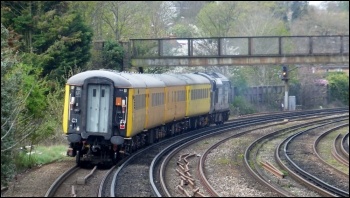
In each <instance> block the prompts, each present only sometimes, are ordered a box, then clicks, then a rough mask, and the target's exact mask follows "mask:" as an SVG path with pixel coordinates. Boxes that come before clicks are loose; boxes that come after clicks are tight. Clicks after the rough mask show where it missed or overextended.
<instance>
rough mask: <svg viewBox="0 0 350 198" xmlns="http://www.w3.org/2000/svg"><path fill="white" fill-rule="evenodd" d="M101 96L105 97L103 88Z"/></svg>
mask: <svg viewBox="0 0 350 198" xmlns="http://www.w3.org/2000/svg"><path fill="white" fill-rule="evenodd" d="M101 97H105V90H104V89H102V92H101Z"/></svg>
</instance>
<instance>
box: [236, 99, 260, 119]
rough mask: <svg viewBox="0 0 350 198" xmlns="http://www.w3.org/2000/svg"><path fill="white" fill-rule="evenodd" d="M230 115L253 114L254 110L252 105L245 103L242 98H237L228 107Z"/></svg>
mask: <svg viewBox="0 0 350 198" xmlns="http://www.w3.org/2000/svg"><path fill="white" fill-rule="evenodd" d="M230 109H231V115H237V116H240V115H245V114H251V113H255V112H256V111H255V109H254V107H253V105H252V104H250V103H248V102H246V100H245V99H244V97H242V96H237V97H235V98H234V100H233V103H232V104H231V105H230Z"/></svg>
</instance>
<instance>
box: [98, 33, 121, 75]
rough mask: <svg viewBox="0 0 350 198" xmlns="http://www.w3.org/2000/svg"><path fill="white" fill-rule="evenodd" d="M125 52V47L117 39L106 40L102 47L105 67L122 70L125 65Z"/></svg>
mask: <svg viewBox="0 0 350 198" xmlns="http://www.w3.org/2000/svg"><path fill="white" fill-rule="evenodd" d="M123 54H124V49H123V47H122V46H121V45H119V44H118V43H117V42H116V41H113V40H108V41H106V42H105V44H104V46H103V49H102V65H103V68H105V69H114V70H118V71H121V70H122V67H123Z"/></svg>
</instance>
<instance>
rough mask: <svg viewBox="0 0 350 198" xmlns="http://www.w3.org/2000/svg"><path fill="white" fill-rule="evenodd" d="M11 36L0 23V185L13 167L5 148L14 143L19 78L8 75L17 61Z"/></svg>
mask: <svg viewBox="0 0 350 198" xmlns="http://www.w3.org/2000/svg"><path fill="white" fill-rule="evenodd" d="M13 36H14V35H13V33H12V34H11V32H9V31H8V30H7V29H6V28H5V26H3V24H2V23H1V150H4V151H1V185H3V184H6V183H7V181H8V180H9V178H10V176H11V175H13V173H14V169H15V166H14V163H13V157H12V153H13V152H12V150H5V149H7V148H9V147H11V146H12V145H13V144H14V143H15V138H14V133H13V131H14V130H15V129H14V127H13V126H14V124H15V120H16V118H17V115H18V107H17V104H18V103H17V102H18V101H17V98H15V95H16V93H17V92H18V91H19V82H20V78H19V77H18V76H11V75H9V74H10V73H11V71H12V68H13V65H15V64H16V63H17V57H16V51H14V49H13V47H10V46H9V42H10V40H12V39H13ZM12 42H13V41H11V43H12Z"/></svg>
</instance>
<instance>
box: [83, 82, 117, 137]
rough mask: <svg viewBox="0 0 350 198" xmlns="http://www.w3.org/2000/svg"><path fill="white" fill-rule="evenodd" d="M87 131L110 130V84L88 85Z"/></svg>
mask: <svg viewBox="0 0 350 198" xmlns="http://www.w3.org/2000/svg"><path fill="white" fill-rule="evenodd" d="M87 90H88V94H87V96H88V97H87V114H86V115H87V118H86V131H87V132H93V133H107V132H108V117H109V104H110V101H109V100H110V98H111V97H110V94H111V93H110V86H109V85H96V84H89V85H88V88H87Z"/></svg>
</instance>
